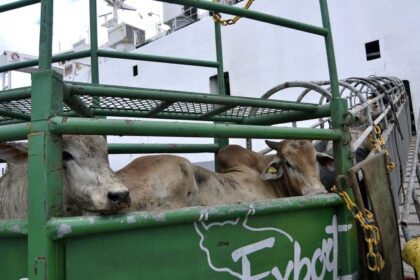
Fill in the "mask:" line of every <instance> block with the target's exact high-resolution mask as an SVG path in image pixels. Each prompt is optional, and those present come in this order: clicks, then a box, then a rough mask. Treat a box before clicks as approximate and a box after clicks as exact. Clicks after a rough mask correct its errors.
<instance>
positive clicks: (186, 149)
mask: <svg viewBox="0 0 420 280" xmlns="http://www.w3.org/2000/svg"><path fill="white" fill-rule="evenodd" d="M218 150H219V146H218V145H217V144H108V152H109V153H110V154H140V153H144V154H146V153H215V152H217V151H218Z"/></svg>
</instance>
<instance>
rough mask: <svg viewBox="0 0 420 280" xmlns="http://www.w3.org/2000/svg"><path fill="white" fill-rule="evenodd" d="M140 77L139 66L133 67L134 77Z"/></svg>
mask: <svg viewBox="0 0 420 280" xmlns="http://www.w3.org/2000/svg"><path fill="white" fill-rule="evenodd" d="M138 75H139V68H138V66H137V65H134V66H133V77H135V76H138Z"/></svg>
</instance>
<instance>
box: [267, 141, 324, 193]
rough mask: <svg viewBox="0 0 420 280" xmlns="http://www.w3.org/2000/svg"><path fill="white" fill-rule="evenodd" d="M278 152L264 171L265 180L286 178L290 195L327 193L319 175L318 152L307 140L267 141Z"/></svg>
mask: <svg viewBox="0 0 420 280" xmlns="http://www.w3.org/2000/svg"><path fill="white" fill-rule="evenodd" d="M266 143H267V145H268V146H269V147H270V148H272V149H274V150H276V151H277V154H276V156H275V157H274V159H273V160H272V161H271V162H270V163H269V164H268V166H267V168H266V169H265V170H264V171H263V173H262V176H261V177H262V178H263V179H264V180H273V179H281V180H284V182H285V184H283V185H286V188H287V191H288V193H289V195H291V196H293V195H313V194H320V193H326V190H325V188H324V186H323V185H322V183H321V181H320V177H319V168H318V164H317V153H316V151H315V148H314V146H313V145H312V143H311V142H310V141H307V140H284V141H282V142H274V141H266Z"/></svg>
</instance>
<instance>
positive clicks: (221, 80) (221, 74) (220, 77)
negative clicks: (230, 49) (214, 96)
mask: <svg viewBox="0 0 420 280" xmlns="http://www.w3.org/2000/svg"><path fill="white" fill-rule="evenodd" d="M214 37H215V42H216V58H217V62H218V63H219V66H218V67H217V84H218V87H219V92H218V94H219V95H226V82H225V71H224V69H223V46H222V30H221V29H220V23H217V22H215V23H214Z"/></svg>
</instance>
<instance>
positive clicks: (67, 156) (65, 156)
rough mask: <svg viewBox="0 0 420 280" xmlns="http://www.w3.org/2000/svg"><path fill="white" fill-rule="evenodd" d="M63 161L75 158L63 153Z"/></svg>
mask: <svg viewBox="0 0 420 280" xmlns="http://www.w3.org/2000/svg"><path fill="white" fill-rule="evenodd" d="M63 160H64V161H69V160H74V157H73V156H72V154H70V153H69V152H66V151H63Z"/></svg>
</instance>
